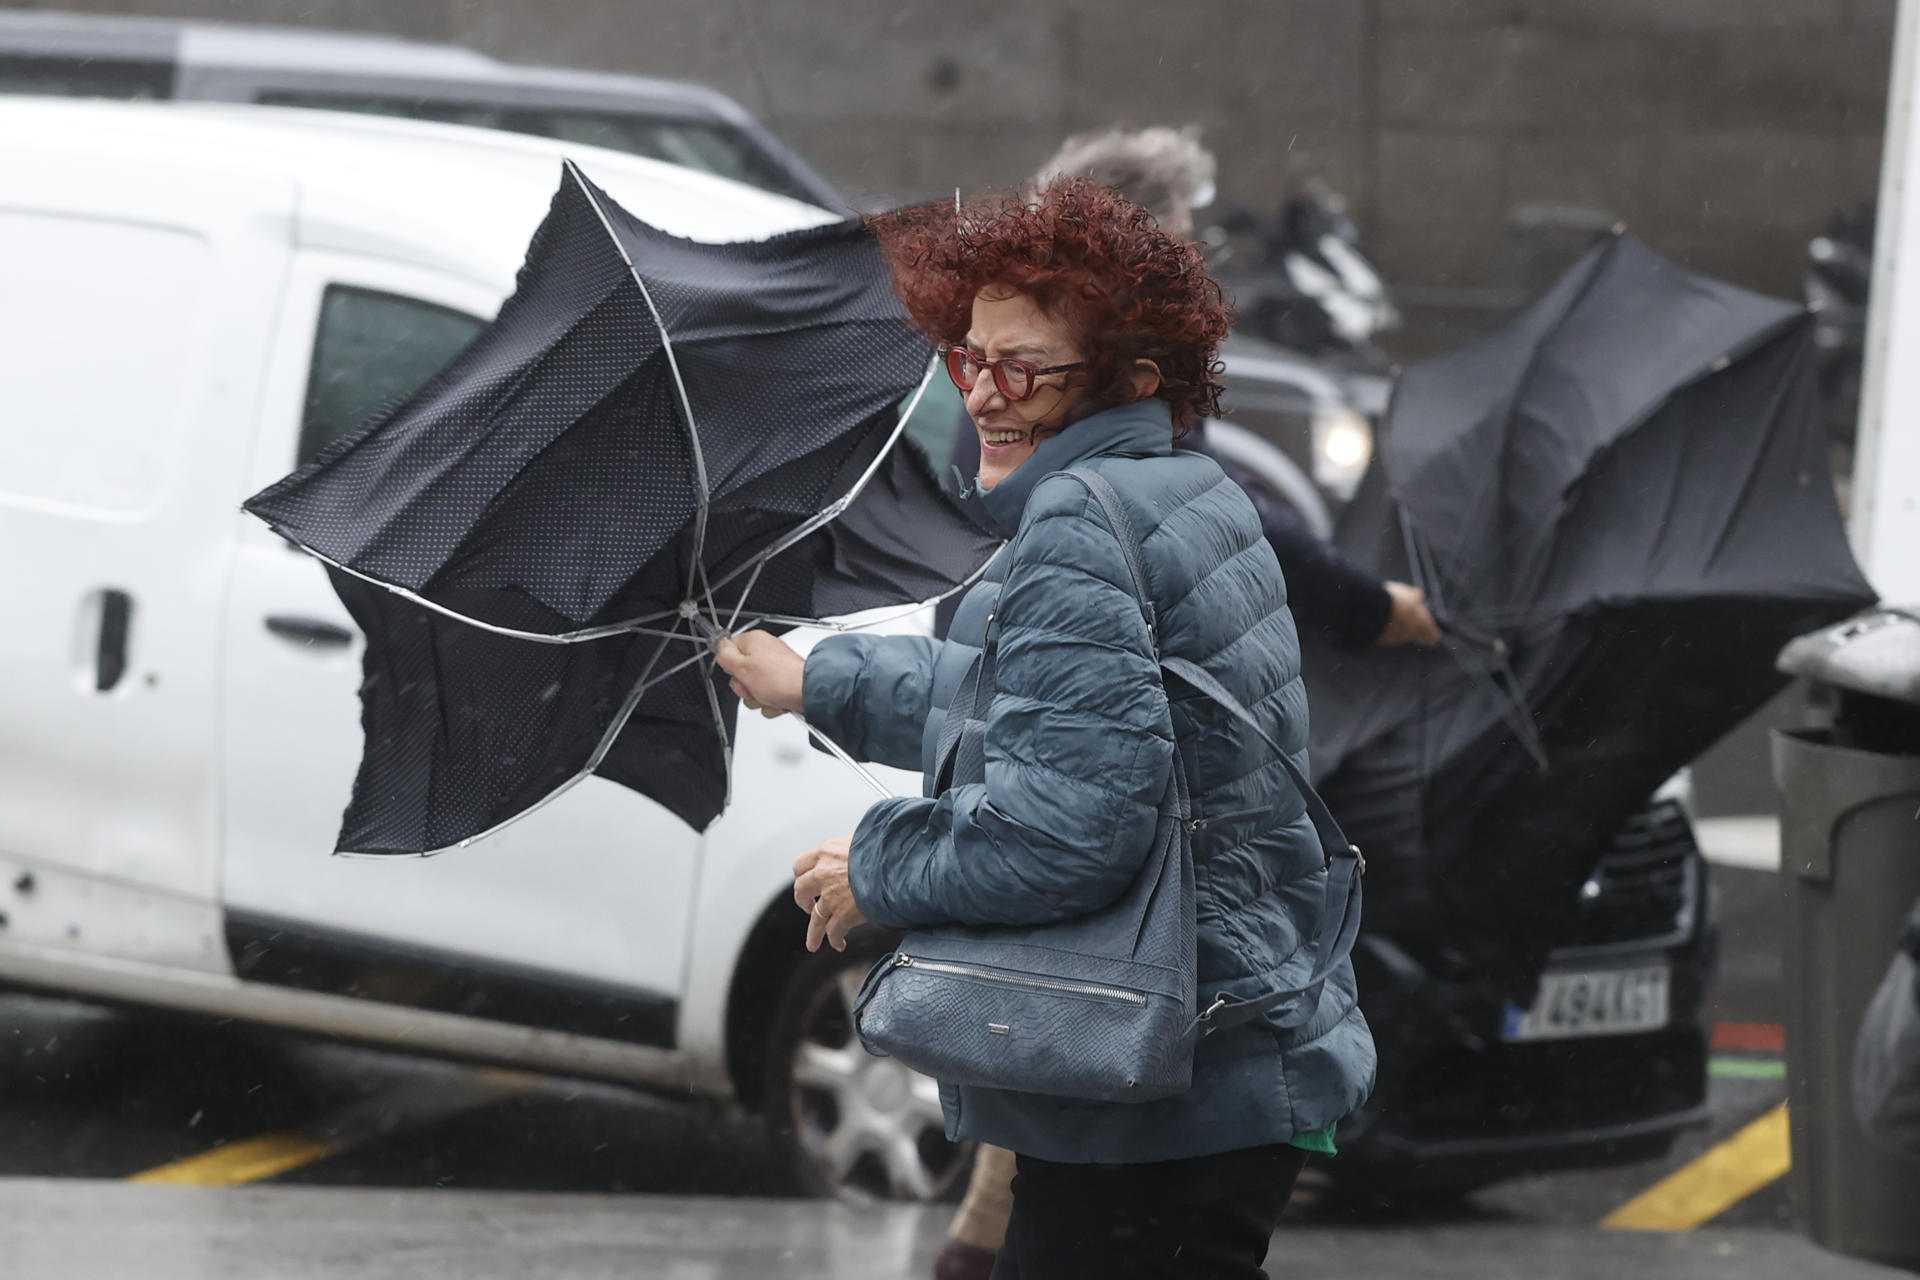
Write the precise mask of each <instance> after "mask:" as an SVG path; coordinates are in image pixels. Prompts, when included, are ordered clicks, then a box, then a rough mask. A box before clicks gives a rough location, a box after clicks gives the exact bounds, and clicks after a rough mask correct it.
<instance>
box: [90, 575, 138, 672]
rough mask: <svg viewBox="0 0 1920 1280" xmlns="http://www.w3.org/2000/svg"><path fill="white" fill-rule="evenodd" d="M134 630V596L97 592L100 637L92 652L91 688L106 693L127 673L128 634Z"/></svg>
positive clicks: (109, 591) (112, 591)
mask: <svg viewBox="0 0 1920 1280" xmlns="http://www.w3.org/2000/svg"><path fill="white" fill-rule="evenodd" d="M132 630H133V597H132V596H130V595H128V594H127V593H126V592H124V591H120V590H117V589H114V588H109V589H107V590H105V591H102V592H101V593H100V639H99V641H98V643H97V644H96V645H95V646H94V651H93V688H94V691H95V692H96V693H106V692H108V691H110V690H111V689H113V688H114V686H116V685H118V684H119V683H120V677H122V676H124V675H126V674H127V634H128V632H130V631H132Z"/></svg>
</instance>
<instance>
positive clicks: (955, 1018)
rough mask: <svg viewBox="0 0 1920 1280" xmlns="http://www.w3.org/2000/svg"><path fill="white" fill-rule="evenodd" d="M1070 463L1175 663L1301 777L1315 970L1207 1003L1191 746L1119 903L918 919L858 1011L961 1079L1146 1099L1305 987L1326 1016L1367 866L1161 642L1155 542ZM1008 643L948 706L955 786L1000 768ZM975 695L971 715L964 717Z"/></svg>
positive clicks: (1313, 796)
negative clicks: (1192, 821)
mask: <svg viewBox="0 0 1920 1280" xmlns="http://www.w3.org/2000/svg"><path fill="white" fill-rule="evenodd" d="M1061 474H1063V475H1069V476H1072V477H1074V478H1075V479H1076V480H1079V481H1080V482H1081V483H1083V484H1085V485H1086V486H1087V489H1088V491H1089V492H1090V493H1091V494H1092V496H1093V498H1094V500H1095V501H1096V502H1097V503H1098V504H1099V505H1100V507H1101V510H1102V511H1103V512H1104V513H1105V515H1106V518H1107V522H1108V523H1109V524H1110V525H1111V526H1112V528H1113V530H1114V533H1115V534H1116V536H1117V537H1118V538H1119V540H1120V546H1121V549H1122V551H1123V552H1124V553H1125V556H1126V560H1127V569H1128V572H1129V574H1130V575H1131V577H1132V579H1133V589H1134V593H1135V595H1136V597H1137V598H1138V600H1139V603H1140V608H1141V611H1142V612H1143V613H1144V614H1145V616H1146V623H1147V633H1148V635H1149V636H1151V637H1153V642H1154V647H1155V651H1156V654H1157V656H1158V657H1159V662H1160V667H1161V670H1162V672H1163V673H1165V675H1166V676H1169V677H1172V678H1175V679H1179V680H1183V681H1185V682H1186V683H1187V684H1189V685H1191V686H1192V687H1193V688H1195V689H1197V690H1199V691H1200V692H1201V693H1203V694H1205V695H1206V696H1207V697H1209V698H1212V699H1213V700H1214V701H1215V702H1217V703H1219V704H1220V705H1221V706H1223V707H1225V708H1226V709H1227V710H1228V711H1230V712H1231V713H1232V714H1233V715H1235V716H1237V717H1238V718H1239V719H1241V720H1242V721H1244V722H1246V723H1247V724H1248V725H1251V726H1252V727H1253V729H1254V731H1255V732H1256V733H1258V734H1259V735H1260V736H1261V737H1262V738H1263V739H1265V740H1266V741H1267V743H1268V744H1269V745H1270V746H1272V747H1273V749H1274V750H1275V751H1276V752H1277V753H1278V754H1279V756H1280V759H1281V761H1282V762H1283V763H1284V764H1285V766H1286V769H1287V773H1288V775H1289V776H1290V777H1292V779H1293V782H1294V785H1295V786H1296V787H1298V788H1299V789H1300V794H1301V796H1302V797H1303V798H1304V799H1305V801H1306V807H1307V813H1308V814H1309V815H1310V816H1311V818H1312V820H1313V824H1314V828H1315V830H1316V831H1317V832H1318V833H1319V836H1320V845H1321V848H1322V849H1323V850H1324V851H1325V853H1326V857H1327V884H1326V905H1325V908H1324V911H1323V915H1322V924H1321V930H1320V935H1319V937H1318V938H1317V939H1316V941H1315V949H1314V966H1313V972H1312V974H1311V976H1310V977H1309V978H1308V979H1307V981H1306V982H1304V983H1303V984H1301V985H1300V986H1299V987H1295V988H1291V989H1288V990H1284V991H1275V992H1271V993H1269V994H1267V995H1264V996H1261V997H1260V998H1258V999H1255V1000H1245V1001H1239V1000H1233V999H1231V998H1229V997H1227V996H1225V995H1221V996H1218V997H1216V998H1215V999H1213V1000H1212V1001H1211V1002H1210V1003H1209V1004H1208V1005H1207V1007H1206V1008H1204V1009H1201V1008H1200V998H1199V992H1198V990H1197V986H1196V982H1195V960H1194V888H1193V849H1192V845H1191V843H1190V829H1189V826H1188V823H1189V817H1190V815H1189V804H1188V794H1187V783H1186V777H1185V773H1184V769H1183V765H1182V760H1181V757H1180V752H1179V749H1178V744H1176V747H1175V758H1174V763H1173V769H1172V780H1171V781H1170V782H1169V784H1168V788H1167V797H1166V799H1165V801H1164V802H1163V804H1162V805H1161V809H1160V816H1159V821H1158V822H1157V823H1156V825H1155V831H1154V844H1153V851H1152V853H1151V854H1150V855H1149V856H1148V858H1147V860H1146V863H1145V864H1144V865H1143V866H1142V867H1141V870H1140V874H1139V876H1138V877H1137V878H1136V879H1135V880H1134V883H1133V884H1132V886H1131V887H1129V889H1128V890H1127V892H1126V893H1125V894H1124V895H1122V896H1121V897H1120V899H1119V900H1118V901H1116V902H1114V903H1112V904H1111V905H1109V906H1107V907H1104V908H1102V909H1101V910H1099V911H1096V912H1093V913H1092V914H1090V915H1086V916H1080V917H1077V918H1075V919H1071V920H1065V921H1060V922H1058V923H1054V924H1048V925H1040V926H1031V927H1029V926H1020V927H1004V928H1002V927H990V928H975V927H966V926H949V927H944V928H934V929H919V930H915V931H914V932H912V933H910V934H908V935H907V937H906V938H905V939H903V940H902V942H901V944H900V946H899V949H898V950H896V951H894V952H893V954H891V955H889V956H886V957H884V958H883V959H882V960H881V961H880V962H879V963H878V964H876V965H875V966H874V968H873V971H872V972H871V973H869V974H868V975H867V980H866V985H865V986H864V987H863V989H862V990H861V993H860V996H859V999H858V1000H857V1001H856V1002H855V1005H854V1020H855V1024H856V1026H857V1028H858V1030H859V1033H860V1039H861V1042H862V1043H863V1044H864V1045H865V1046H866V1047H867V1050H868V1051H869V1052H871V1053H875V1054H880V1055H883V1056H884V1055H891V1056H893V1057H896V1058H899V1059H900V1060H901V1061H902V1062H904V1063H906V1064H907V1065H908V1066H911V1067H913V1068H914V1069H915V1070H917V1071H922V1072H925V1073H926V1074H927V1075H930V1076H933V1077H934V1078H936V1079H938V1080H940V1081H942V1082H944V1083H947V1084H957V1085H971V1086H979V1087H985V1088H993V1089H1012V1090H1018V1091H1021V1092H1026V1093H1041V1094H1053V1095H1057V1096H1063V1097H1071V1098H1084V1099H1092V1100H1097V1101H1105V1102H1144V1101H1148V1100H1150V1099H1153V1098H1164V1097H1168V1096H1170V1095H1173V1094H1177V1093H1183V1092H1185V1091H1186V1089H1187V1088H1188V1087H1189V1085H1190V1084H1191V1082H1192V1078H1193V1049H1194V1045H1195V1044H1196V1043H1197V1042H1198V1040H1199V1038H1200V1037H1201V1036H1204V1035H1207V1034H1209V1033H1211V1032H1214V1031H1218V1030H1221V1029H1222V1028H1225V1027H1231V1026H1237V1025H1239V1024H1241V1023H1244V1022H1248V1021H1251V1020H1252V1019H1254V1018H1257V1017H1260V1016H1261V1015H1263V1014H1265V1013H1266V1012H1267V1011H1268V1010H1270V1009H1272V1008H1274V1007H1276V1006H1277V1005H1279V1004H1281V1003H1282V1002H1284V1001H1287V1000H1292V999H1295V998H1297V997H1300V996H1312V997H1314V998H1311V999H1308V1000H1306V1001H1305V1002H1304V1005H1305V1008H1304V1010H1303V1012H1302V1013H1301V1014H1300V1015H1299V1017H1298V1018H1297V1019H1295V1020H1293V1021H1294V1024H1295V1025H1297V1023H1298V1022H1301V1021H1304V1020H1305V1019H1306V1018H1307V1017H1310V1016H1311V1015H1312V1013H1313V1011H1314V1009H1315V1008H1316V1007H1317V1005H1318V999H1317V996H1318V992H1319V989H1320V987H1321V986H1322V984H1324V983H1325V982H1326V980H1327V978H1328V976H1329V975H1331V974H1332V973H1333V972H1334V970H1335V969H1336V968H1338V967H1339V965H1340V964H1341V963H1342V962H1344V961H1345V960H1346V958H1347V956H1348V954H1349V953H1350V952H1351V951H1352V950H1353V942H1354V937H1355V935H1356V934H1357V933H1358V932H1359V928H1360V873H1361V872H1362V871H1363V870H1364V869H1365V864H1364V862H1363V861H1362V860H1361V858H1360V851H1359V850H1358V849H1356V848H1354V847H1353V846H1352V845H1350V844H1349V843H1348V842H1347V838H1346V836H1345V835H1343V834H1342V833H1341V831H1340V827H1339V825H1338V824H1337V823H1335V822H1334V820H1333V815H1332V814H1330V813H1329V812H1327V807H1326V805H1325V804H1324V803H1323V802H1322V801H1321V799H1320V797H1319V795H1318V794H1317V793H1315V791H1314V790H1313V787H1312V786H1311V785H1310V784H1309V783H1308V782H1307V779H1306V778H1305V777H1304V776H1303V775H1302V774H1301V772H1300V770H1299V768H1298V767H1297V766H1296V765H1295V764H1294V763H1293V760H1292V758H1291V757H1290V756H1288V754H1287V753H1286V752H1285V751H1284V750H1282V749H1281V747H1280V745H1279V744H1278V743H1277V742H1275V741H1274V740H1273V738H1272V736H1271V735H1269V734H1268V733H1267V731H1266V730H1265V729H1264V728H1262V727H1261V725H1260V723H1259V722H1258V721H1257V720H1256V719H1255V718H1254V717H1253V715H1252V714H1251V713H1250V712H1248V710H1247V709H1246V708H1245V707H1244V706H1242V705H1241V704H1240V702H1239V701H1238V700H1237V699H1235V698H1234V696H1233V695H1232V694H1231V693H1229V692H1228V691H1227V690H1226V689H1225V688H1224V687H1223V686H1222V685H1221V684H1220V682H1219V681H1217V680H1215V679H1214V678H1213V677H1212V676H1211V675H1209V674H1208V673H1207V672H1206V671H1205V670H1204V669H1203V668H1201V667H1199V666H1197V665H1195V664H1194V663H1192V662H1188V661H1186V660H1185V659H1183V658H1177V657H1170V656H1168V655H1166V654H1163V653H1159V630H1158V627H1157V626H1156V618H1155V614H1154V607H1153V600H1152V597H1151V596H1150V595H1149V593H1148V591H1147V582H1146V575H1145V573H1144V571H1143V568H1142V565H1141V557H1140V545H1139V541H1138V538H1137V537H1136V535H1135V532H1134V527H1133V523H1132V521H1131V520H1130V519H1129V518H1128V515H1127V512H1126V508H1125V506H1124V505H1123V504H1122V502H1121V499H1120V496H1119V495H1118V494H1117V493H1116V492H1114V490H1113V487H1112V486H1111V485H1110V484H1108V483H1107V481H1106V480H1105V479H1104V478H1102V477H1101V476H1100V475H1098V474H1097V473H1095V472H1093V471H1091V470H1082V469H1079V468H1075V469H1072V470H1069V471H1066V472H1062V473H1061ZM997 649H998V643H997V640H996V638H995V635H994V631H993V624H992V622H991V620H989V622H988V626H987V637H986V642H985V645H984V647H983V649H982V651H981V654H980V657H979V658H978V659H976V661H975V664H974V666H973V668H972V670H970V671H969V672H968V674H967V678H966V681H965V682H964V683H963V684H962V686H961V688H960V691H959V693H958V695H957V696H956V698H955V700H954V705H953V709H952V710H951V711H950V712H949V714H948V717H947V720H948V731H947V732H946V733H943V735H942V739H941V743H940V753H939V754H940V760H941V764H940V768H939V771H938V772H937V773H936V779H938V780H939V782H940V784H941V785H939V786H936V788H935V789H936V791H939V790H944V788H945V786H946V785H950V784H949V783H948V782H947V776H949V775H950V776H951V779H952V781H953V782H969V781H979V780H981V779H982V778H984V777H985V774H986V769H985V764H986V751H985V739H986V719H987V712H988V709H989V708H990V706H991V704H992V701H993V694H994V662H995V658H996V654H997ZM969 698H970V699H971V704H970V714H966V715H962V714H960V712H961V710H962V708H963V707H967V706H968V705H969Z"/></svg>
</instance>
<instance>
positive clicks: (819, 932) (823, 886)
mask: <svg viewBox="0 0 1920 1280" xmlns="http://www.w3.org/2000/svg"><path fill="white" fill-rule="evenodd" d="M852 849H853V841H851V840H848V839H846V838H844V837H839V838H836V839H833V840H828V841H826V842H825V843H823V844H821V845H820V846H819V847H818V848H815V849H809V850H808V851H807V852H805V853H803V854H801V855H800V856H799V857H798V858H795V859H794V862H793V900H794V902H795V904H797V905H798V906H799V908H800V909H801V910H802V911H804V912H806V913H807V950H809V951H818V950H819V949H820V940H821V939H822V938H825V939H826V940H827V941H828V942H830V943H832V944H833V949H834V950H835V951H845V950H846V949H847V935H848V934H849V933H851V932H853V930H854V929H856V928H858V927H859V926H860V925H863V924H865V923H866V922H867V917H866V913H865V912H863V911H861V910H860V904H859V903H857V902H855V901H854V900H853V885H852V884H851V883H849V882H848V880H847V858H848V855H849V854H850V853H851V852H852Z"/></svg>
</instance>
